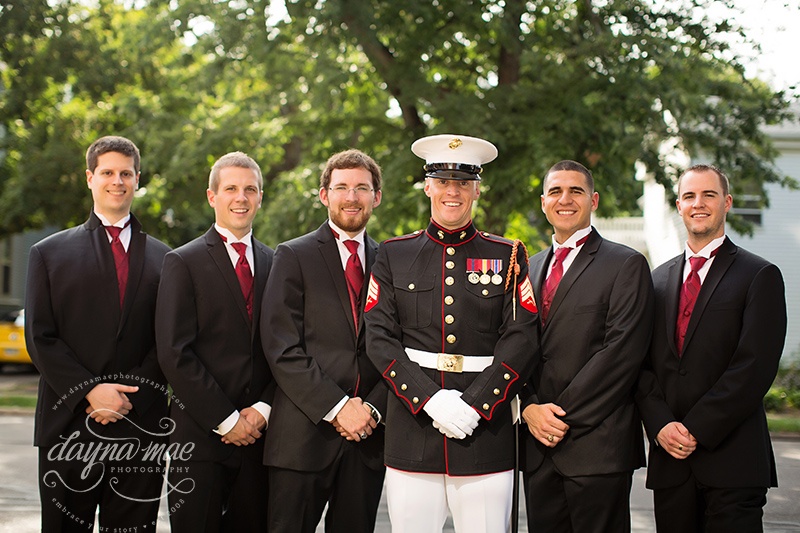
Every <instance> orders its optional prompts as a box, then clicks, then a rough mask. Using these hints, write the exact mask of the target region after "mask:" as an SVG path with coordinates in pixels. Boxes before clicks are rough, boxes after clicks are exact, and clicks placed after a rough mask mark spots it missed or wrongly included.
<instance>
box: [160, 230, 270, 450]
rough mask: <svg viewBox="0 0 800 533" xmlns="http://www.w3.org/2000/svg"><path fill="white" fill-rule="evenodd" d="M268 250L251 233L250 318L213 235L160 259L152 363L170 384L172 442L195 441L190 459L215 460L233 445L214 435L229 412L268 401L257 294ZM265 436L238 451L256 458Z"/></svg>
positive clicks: (262, 283) (261, 287) (221, 247)
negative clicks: (155, 362)
mask: <svg viewBox="0 0 800 533" xmlns="http://www.w3.org/2000/svg"><path fill="white" fill-rule="evenodd" d="M272 255H273V251H272V249H271V248H269V247H267V246H266V245H264V244H262V243H260V242H258V241H257V240H256V239H255V238H253V256H254V262H255V266H254V269H255V272H254V279H253V291H254V292H253V321H252V324H251V322H250V320H249V318H248V316H247V309H246V307H245V300H244V296H242V291H241V288H240V286H239V280H238V278H237V277H236V272H235V270H234V268H233V265H232V264H231V259H230V256H229V255H228V252H227V250H226V249H225V243H224V242H223V241H222V238H221V237H220V235H219V233H217V231H216V230H215V229H214V227H213V226H212V227H211V229H209V230H208V231H207V232H206V233H205V234H204V235H201V236H200V237H198V238H196V239H194V240H193V241H190V242H188V243H187V244H185V245H183V246H181V247H179V248H176V249H175V250H174V251H172V252H170V253H169V254H167V256H166V257H165V258H164V267H163V270H162V273H161V286H160V287H159V291H158V305H157V310H156V319H157V323H156V340H157V344H158V360H159V363H160V364H161V368H162V369H163V370H164V375H165V376H166V377H167V380H168V381H169V383H170V385H172V388H173V394H174V399H173V401H172V403H171V406H170V416H171V417H172V419H173V420H174V421H175V424H176V428H175V431H174V433H173V434H172V435H171V436H170V442H179V443H181V444H187V443H189V442H191V443H194V445H195V448H194V450H193V452H192V455H191V458H192V460H198V461H221V460H223V459H225V458H226V457H228V456H229V455H230V454H231V453H233V450H234V449H235V448H236V446H234V445H233V444H223V443H222V442H221V440H220V435H218V434H217V433H214V432H213V429H214V428H216V427H217V426H218V425H219V424H220V423H221V422H223V421H224V420H225V419H226V418H227V417H228V416H229V415H230V414H231V413H232V412H233V411H234V410H242V409H244V408H245V407H250V406H251V405H253V404H254V403H256V402H258V401H263V402H266V403H268V404H271V403H272V393H273V391H274V385H272V377H271V375H270V372H269V367H268V366H267V362H266V360H265V359H264V354H263V350H262V348H261V337H260V335H259V334H258V323H259V310H260V308H261V297H262V294H263V292H264V287H265V286H266V282H267V276H268V274H269V271H270V268H271V267H272ZM263 441H264V439H263V438H261V439H259V440H258V441H257V442H256V444H255V445H250V446H245V447H243V448H242V450H243V451H244V453H246V454H254V455H258V456H259V457H258V460H259V461H260V454H261V453H262V450H263Z"/></svg>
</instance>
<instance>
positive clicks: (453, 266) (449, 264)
mask: <svg viewBox="0 0 800 533" xmlns="http://www.w3.org/2000/svg"><path fill="white" fill-rule="evenodd" d="M444 266H446V267H447V268H449V269H450V270H453V269H454V268H455V267H456V264H455V263H454V262H452V261H448V262H447V263H445V264H444Z"/></svg>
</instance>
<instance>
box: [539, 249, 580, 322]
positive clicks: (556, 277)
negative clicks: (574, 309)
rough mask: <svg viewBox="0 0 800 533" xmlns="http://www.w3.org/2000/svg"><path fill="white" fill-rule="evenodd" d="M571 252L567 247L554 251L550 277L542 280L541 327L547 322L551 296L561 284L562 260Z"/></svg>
mask: <svg viewBox="0 0 800 533" xmlns="http://www.w3.org/2000/svg"><path fill="white" fill-rule="evenodd" d="M572 250H573V249H572V248H569V247H567V246H562V247H561V248H558V249H557V250H556V254H555V255H556V258H555V260H554V261H553V268H552V269H551V270H550V275H549V276H547V279H546V280H544V287H542V311H541V319H542V325H544V322H545V320H547V315H548V314H549V313H550V304H552V303H553V296H555V294H556V289H557V288H558V284H559V283H561V278H562V277H563V276H564V259H566V258H567V255H569V253H570V252H571V251H572Z"/></svg>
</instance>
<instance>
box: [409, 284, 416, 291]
mask: <svg viewBox="0 0 800 533" xmlns="http://www.w3.org/2000/svg"><path fill="white" fill-rule="evenodd" d="M416 288H417V286H416V285H414V284H413V283H409V284H408V290H410V291H413V290H414V289H416Z"/></svg>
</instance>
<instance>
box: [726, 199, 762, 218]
mask: <svg viewBox="0 0 800 533" xmlns="http://www.w3.org/2000/svg"><path fill="white" fill-rule="evenodd" d="M762 211H763V208H762V201H761V196H760V195H758V194H742V195H740V196H737V197H736V198H735V199H734V201H733V208H731V213H733V214H735V215H738V216H740V217H742V219H743V220H746V221H747V222H750V223H751V224H754V225H756V226H760V225H761V215H762Z"/></svg>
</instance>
